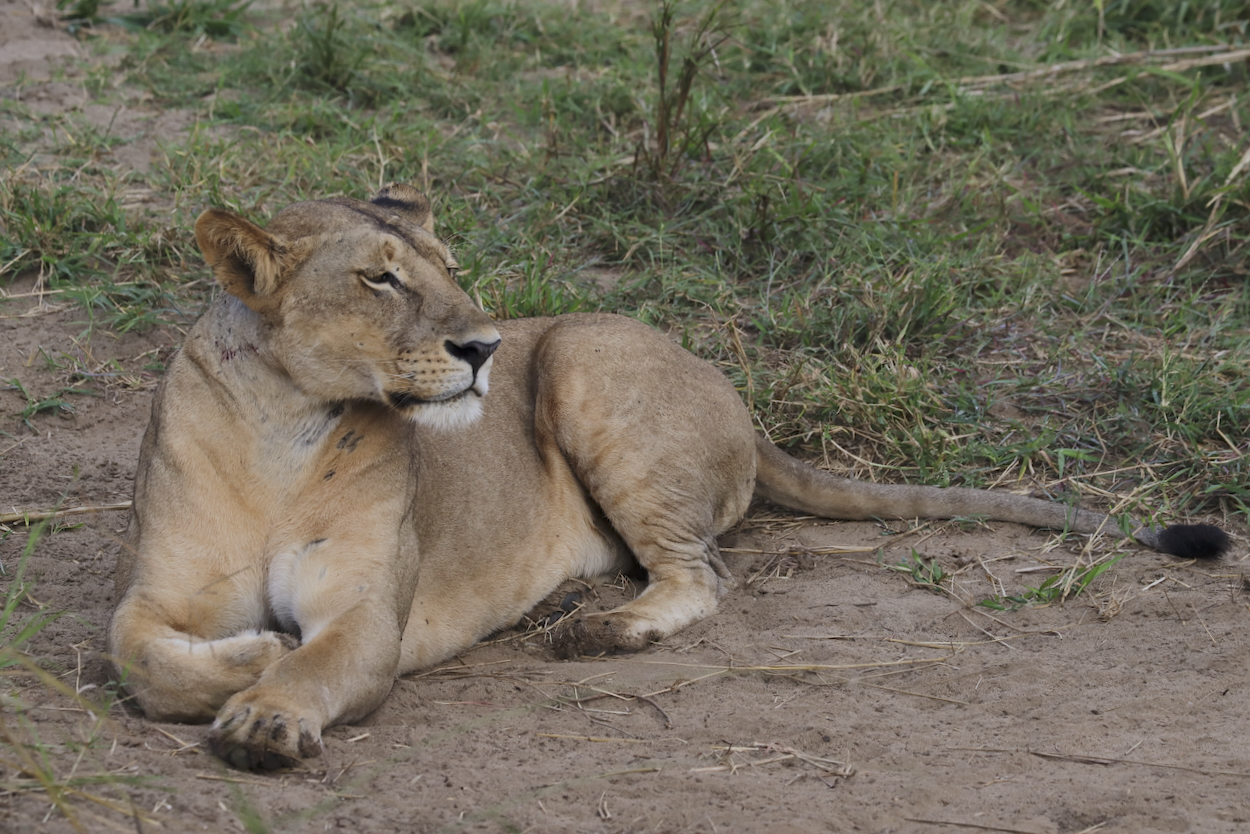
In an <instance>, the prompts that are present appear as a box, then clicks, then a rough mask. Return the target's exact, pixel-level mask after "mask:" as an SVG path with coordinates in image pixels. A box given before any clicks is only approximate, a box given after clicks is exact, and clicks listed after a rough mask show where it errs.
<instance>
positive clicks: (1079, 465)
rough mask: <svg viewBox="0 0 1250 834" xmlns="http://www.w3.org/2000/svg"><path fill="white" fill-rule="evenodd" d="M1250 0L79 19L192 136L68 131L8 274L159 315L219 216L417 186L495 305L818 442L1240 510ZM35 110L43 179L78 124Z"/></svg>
mask: <svg viewBox="0 0 1250 834" xmlns="http://www.w3.org/2000/svg"><path fill="white" fill-rule="evenodd" d="M1248 5H1250V4H1247V3H1246V2H1244V0H1213V2H1210V3H1205V4H1192V3H1188V4H1175V3H1170V2H1166V0H1123V1H1122V2H1121V0H1107V2H1104V3H1101V4H1088V3H1085V4H1082V3H1055V2H1037V0H1011V2H1000V3H995V4H993V5H992V7H990V6H987V5H986V4H984V3H981V2H974V0H958V1H957V2H951V3H940V4H935V3H926V2H920V0H893V2H889V3H884V4H863V3H852V2H834V3H832V4H831V3H829V2H816V1H815V0H780V1H779V2H769V3H763V2H755V1H754V0H748V1H747V2H740V3H734V4H720V3H717V2H711V1H709V2H703V1H702V0H692V2H682V3H662V4H657V5H654V6H638V5H635V4H622V5H619V6H617V5H613V4H608V5H604V6H601V7H596V8H594V9H588V8H582V7H580V6H579V7H577V8H574V9H570V8H569V7H567V6H564V5H547V4H543V3H536V4H535V3H519V2H508V0H473V2H449V0H435V2H430V3H420V4H418V3H410V2H409V3H358V4H345V3H322V4H314V5H310V6H307V7H303V8H300V9H298V10H294V11H292V12H290V19H289V20H286V21H284V25H281V26H275V25H274V22H275V21H274V19H273V18H272V17H271V16H270V15H271V14H272V13H271V12H268V11H266V12H265V13H264V14H262V13H260V12H258V11H256V10H254V9H252V8H251V7H247V6H245V5H244V4H238V3H224V2H216V1H215V2H207V3H190V2H188V3H181V4H172V5H171V6H170V8H175V7H178V8H183V7H185V8H186V9H187V10H188V15H186V16H184V17H185V19H188V20H191V19H206V18H208V17H212V15H218V16H219V17H222V18H223V19H224V17H225V16H226V15H227V13H229V14H230V15H233V16H232V17H230V20H231V26H232V28H231V29H230V31H229V33H227V34H225V35H221V36H217V35H213V34H212V33H207V30H206V29H204V28H203V27H198V28H197V26H194V25H179V26H170V27H160V26H152V27H149V28H145V29H143V30H136V29H133V28H132V29H123V28H120V27H116V26H113V27H110V26H109V25H108V24H107V23H105V22H97V24H96V25H95V28H94V29H93V30H91V31H90V32H88V31H86V30H84V35H86V36H87V37H89V38H92V37H94V38H95V40H94V41H91V42H92V43H96V44H97V45H98V46H99V49H100V51H101V53H104V52H108V53H110V54H113V55H118V56H120V64H119V66H118V70H117V71H118V72H120V73H121V76H122V79H123V81H124V83H125V84H128V85H131V86H132V87H138V88H143V89H146V90H147V92H148V93H150V94H151V96H152V97H153V101H154V102H155V103H156V105H158V106H160V107H165V108H175V107H176V108H185V109H187V110H188V111H190V112H192V113H194V114H196V116H197V118H198V119H199V121H198V124H197V125H196V126H194V127H193V128H192V129H190V130H189V131H188V133H187V134H186V135H185V136H184V137H182V138H181V139H179V140H177V141H173V142H171V143H170V144H169V145H168V146H167V147H166V148H165V149H164V152H163V154H162V155H161V159H160V160H159V163H158V164H157V165H156V166H155V167H154V168H153V170H152V171H151V172H149V173H147V174H145V175H143V176H142V177H137V175H135V174H134V173H128V174H127V175H126V177H127V178H126V179H125V181H124V183H122V185H120V186H119V185H118V175H117V172H115V171H112V170H110V169H108V168H107V167H106V166H103V165H101V163H100V159H99V155H98V154H96V155H93V154H92V153H90V152H89V148H90V147H91V146H92V144H93V143H94V144H95V145H96V146H98V145H99V144H100V143H102V142H103V143H107V142H108V141H111V140H109V138H108V136H107V135H101V134H100V132H98V131H97V133H95V134H92V133H84V132H83V131H81V130H78V129H77V128H76V127H74V129H73V130H69V128H70V127H73V124H72V123H71V122H70V121H66V122H65V123H64V124H63V125H62V127H64V128H65V130H62V131H61V132H60V133H59V134H57V135H59V136H60V137H61V140H62V141H61V144H59V145H58V146H57V147H56V148H55V149H53V150H52V151H39V152H43V153H48V154H50V155H51V160H52V161H53V162H55V163H56V165H54V166H53V169H54V172H53V174H51V175H45V176H44V177H43V178H41V179H30V178H9V179H6V180H4V181H3V182H2V183H0V212H3V213H2V214H0V221H2V222H3V223H4V224H5V226H6V228H7V229H8V230H9V234H8V235H6V236H5V237H4V240H5V244H4V246H5V247H6V248H5V249H4V252H3V255H4V259H3V260H2V261H0V264H3V263H8V267H7V271H5V272H4V273H3V274H4V275H16V274H30V273H31V272H32V271H38V272H39V273H41V274H43V275H44V276H45V277H46V281H47V282H49V285H54V286H56V287H58V288H61V289H63V290H64V291H65V293H66V294H68V295H70V296H71V297H72V298H74V299H75V300H78V301H79V302H80V303H82V304H83V305H85V306H86V307H87V308H88V309H91V310H94V311H95V312H94V313H93V317H94V319H93V320H94V321H97V322H99V323H101V324H104V325H107V326H111V327H125V326H129V325H132V324H134V325H143V324H146V323H149V322H151V321H154V320H158V319H166V320H167V319H168V318H170V317H173V316H175V315H176V314H177V311H178V309H179V308H180V307H187V306H193V305H188V304H186V303H183V302H179V300H178V291H179V287H178V284H177V283H173V282H170V281H169V280H168V278H169V277H170V276H171V275H173V274H177V275H179V276H180V277H189V278H191V279H192V282H193V283H195V282H204V281H205V280H206V279H205V276H206V273H205V271H204V270H203V268H202V266H200V265H199V264H198V256H197V255H196V253H195V252H194V248H193V247H192V246H191V244H190V236H189V233H188V232H187V231H186V229H188V228H189V226H190V224H191V222H192V221H193V219H194V216H195V213H196V212H198V211H199V210H200V209H202V208H204V207H207V206H209V205H222V206H226V207H229V208H233V209H235V210H238V211H242V212H243V213H245V214H248V215H250V216H252V217H254V218H256V219H257V220H264V218H266V217H267V216H269V215H271V214H272V213H273V212H274V211H275V210H277V209H278V208H279V207H281V206H282V205H283V204H285V203H287V202H290V201H293V200H297V199H305V198H309V197H316V196H324V195H329V194H339V193H344V194H354V195H360V194H364V193H367V192H368V191H369V190H370V189H371V188H374V187H376V186H377V185H378V184H380V183H383V182H386V181H390V180H406V181H411V182H415V183H417V184H418V185H419V186H421V187H423V188H426V189H427V190H428V191H429V192H430V193H431V194H432V196H433V197H434V199H435V204H436V212H437V215H438V218H439V224H440V226H439V230H440V234H442V235H444V236H445V237H446V238H447V239H448V241H449V242H450V243H451V244H452V245H453V246H454V247H455V248H456V250H457V253H458V258H459V259H460V260H461V262H462V263H463V264H464V265H465V270H464V273H463V280H464V282H465V286H466V289H467V290H469V291H470V292H471V293H472V294H474V295H475V297H477V298H479V299H480V300H481V301H482V303H483V304H484V305H486V306H487V307H488V308H489V309H491V310H492V311H493V312H494V313H495V314H496V315H499V316H506V317H511V316H521V315H538V314H544V315H545V314H551V313H558V312H563V311H569V310H575V309H611V310H618V311H621V312H625V313H628V314H631V315H634V316H637V317H639V318H641V319H643V320H645V321H648V322H650V323H653V324H656V325H658V326H661V327H663V328H665V329H667V330H669V331H670V332H673V333H675V334H680V335H681V337H682V338H683V339H684V341H685V343H686V344H687V345H688V346H690V347H691V348H692V349H694V350H695V351H696V352H698V353H700V354H701V355H703V356H704V357H706V358H708V359H710V360H712V361H714V362H716V363H718V364H719V365H720V366H721V367H723V368H725V369H726V370H727V372H728V373H729V374H730V376H731V377H732V378H733V380H734V382H735V384H736V385H737V386H738V387H739V388H740V390H742V391H743V394H744V396H745V397H746V398H747V399H748V401H749V402H750V404H751V406H752V407H753V408H754V409H755V411H756V415H757V418H758V420H759V422H760V423H761V425H762V426H763V427H764V428H765V429H767V431H768V432H769V433H770V435H771V436H773V437H774V438H776V439H778V440H780V441H782V442H783V443H784V444H785V445H787V446H790V447H793V448H797V449H798V450H800V451H801V452H808V453H810V452H818V453H822V454H824V455H826V456H827V457H828V458H829V459H831V460H834V461H838V462H840V463H841V464H842V465H843V466H844V468H846V469H849V470H851V471H854V472H857V473H859V474H861V475H863V474H870V473H871V475H872V476H873V477H879V478H883V479H888V480H903V481H926V482H930V483H937V484H967V485H974V486H977V485H987V484H1003V483H1028V484H1035V485H1038V486H1042V487H1045V488H1047V489H1050V490H1051V491H1052V492H1053V493H1054V494H1057V495H1063V494H1068V495H1072V494H1073V493H1077V494H1079V493H1081V492H1082V490H1086V491H1090V492H1091V494H1099V491H1102V492H1115V493H1120V494H1123V493H1125V492H1132V491H1136V492H1137V494H1138V495H1139V496H1141V500H1142V501H1143V502H1144V504H1145V505H1146V506H1148V507H1151V508H1155V509H1161V510H1164V511H1166V512H1167V513H1169V514H1186V513H1198V514H1214V515H1219V514H1237V515H1243V514H1244V512H1245V507H1246V488H1245V487H1244V486H1242V485H1243V484H1245V483H1248V482H1250V466H1248V465H1247V460H1248V459H1250V433H1248V432H1250V428H1248V426H1250V419H1247V417H1246V415H1247V413H1250V380H1247V377H1246V374H1245V372H1244V368H1246V367H1247V366H1250V347H1248V345H1250V339H1247V336H1248V335H1250V333H1248V332H1247V329H1246V325H1245V322H1246V321H1248V320H1250V285H1248V284H1247V282H1246V280H1245V275H1246V270H1245V267H1244V263H1245V255H1246V245H1247V238H1248V234H1247V231H1246V229H1247V228H1250V226H1248V225H1247V221H1248V220H1250V165H1247V164H1246V163H1245V160H1246V156H1245V154H1246V148H1245V143H1244V138H1243V137H1244V131H1243V130H1242V129H1241V128H1242V126H1244V124H1245V123H1247V122H1248V121H1250V99H1247V97H1246V96H1245V95H1244V90H1245V87H1246V84H1247V80H1248V79H1247V73H1246V69H1245V65H1244V62H1243V61H1233V60H1229V61H1224V60H1221V58H1220V56H1221V55H1222V54H1224V53H1229V52H1232V51H1234V50H1236V49H1239V48H1243V47H1244V46H1245V44H1246V43H1247V40H1248V39H1250V34H1248V33H1247V20H1250V17H1248V14H1247V8H1248ZM192 12H193V13H192ZM197 16H198V17H197ZM93 33H94V34H93ZM206 33H207V34H209V36H210V37H222V38H225V39H227V40H229V41H231V46H230V47H229V48H212V49H208V48H190V47H192V46H194V45H195V44H196V43H200V42H201V41H200V39H201V38H203V37H204V35H205V34H206ZM666 50H667V51H666ZM110 85H111V82H110V84H109V85H105V84H101V85H100V86H99V88H98V95H99V96H101V97H102V98H104V97H107V96H108V95H109V92H108V90H109V89H111V86H110ZM92 89H93V90H94V89H96V88H95V87H93V88H92ZM6 108H7V109H6V110H5V113H4V115H5V116H6V118H8V119H9V121H10V122H11V123H12V124H13V125H14V128H15V129H14V130H13V131H12V132H10V133H8V134H6V138H5V144H4V145H3V146H0V147H2V148H3V153H4V154H5V159H7V160H8V163H7V164H8V165H9V166H10V167H14V168H15V167H17V166H19V165H21V164H22V160H25V159H28V158H31V154H32V153H36V150H35V148H36V146H38V145H39V143H40V141H41V140H40V139H39V137H40V136H46V135H47V129H46V127H44V126H41V123H39V122H38V120H37V119H36V118H35V117H34V116H33V115H32V114H30V113H27V112H25V111H24V110H22V108H21V107H17V106H13V107H8V106H7V105H6ZM66 136H73V137H75V140H76V141H70V140H68V139H66V138H65V137H66ZM81 137H89V138H90V140H91V141H87V140H86V139H84V138H81ZM84 165H85V166H86V167H82V172H83V173H81V174H79V175H78V177H77V179H74V180H72V181H70V179H69V178H68V177H67V176H64V175H59V174H56V172H57V171H64V172H68V171H70V170H74V171H77V170H79V168H80V167H81V166H84ZM133 185H143V186H146V187H148V188H150V189H152V190H153V191H154V192H156V193H157V194H159V195H162V197H163V198H164V199H166V200H167V201H168V202H170V203H172V204H173V206H174V209H173V213H172V217H173V218H174V219H175V221H176V228H177V229H180V230H182V231H181V233H180V234H174V233H170V232H169V231H168V230H167V228H163V227H161V226H158V225H156V224H154V223H153V221H152V220H151V219H150V218H146V219H145V218H140V217H137V216H136V215H135V213H134V212H132V211H129V210H128V209H127V208H126V207H125V206H124V201H122V200H120V199H119V198H118V197H117V196H116V195H118V194H120V193H122V189H123V188H125V187H131V186H133ZM91 189H95V190H94V191H91ZM82 193H91V194H95V195H97V196H96V197H95V198H94V199H91V200H86V201H83V200H74V199H73V197H74V195H75V194H82ZM197 286H201V287H202V286H203V284H202V283H200V284H197ZM1243 517H1244V515H1243Z"/></svg>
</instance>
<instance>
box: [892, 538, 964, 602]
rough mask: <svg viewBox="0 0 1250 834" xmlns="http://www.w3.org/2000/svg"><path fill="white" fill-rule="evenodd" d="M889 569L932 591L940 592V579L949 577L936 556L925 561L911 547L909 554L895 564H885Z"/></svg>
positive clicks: (941, 588)
mask: <svg viewBox="0 0 1250 834" xmlns="http://www.w3.org/2000/svg"><path fill="white" fill-rule="evenodd" d="M886 567H887V568H889V569H890V570H894V571H898V572H899V573H905V574H907V575H908V576H909V577H910V579H911V583H912V584H913V585H916V586H918V587H920V588H928V589H929V590H930V591H933V592H934V593H942V592H943V591H944V590H945V589H944V588H943V587H942V580H944V579H947V578H949V574H947V573H946V571H945V569H943V567H942V563H941V562H939V561H938V560H937V559H936V558H935V559H930V560H929V561H928V562H926V561H925V559H924V556H922V555H921V554H920V553H919V552H917V551H916V549H915V548H912V551H911V555H910V556H908V557H907V558H905V559H903V560H902V561H901V562H899V563H898V564H897V565H886Z"/></svg>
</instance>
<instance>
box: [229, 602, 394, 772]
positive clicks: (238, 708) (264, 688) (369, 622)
mask: <svg viewBox="0 0 1250 834" xmlns="http://www.w3.org/2000/svg"><path fill="white" fill-rule="evenodd" d="M399 638H400V629H399V624H398V622H397V621H396V618H395V616H394V612H393V611H392V610H385V608H384V607H379V606H376V605H374V606H371V605H362V606H360V607H358V608H355V609H353V610H351V611H348V612H346V613H344V614H343V615H341V616H339V617H338V618H336V619H335V620H334V621H333V622H332V623H331V624H330V625H329V626H327V627H326V628H325V629H323V630H322V631H320V632H319V633H318V634H317V635H316V637H314V638H313V639H312V640H310V641H308V642H306V643H304V644H303V645H302V646H300V647H299V648H298V649H296V650H295V651H293V652H291V653H290V654H288V655H287V656H286V657H284V658H282V659H281V660H280V661H278V662H277V663H275V664H273V665H272V666H270V667H269V668H268V669H266V670H265V672H264V674H262V675H261V677H260V680H259V681H257V682H256V684H255V685H254V686H251V687H249V688H248V689H245V690H243V691H242V692H240V693H238V694H237V695H235V696H234V697H232V698H231V699H230V700H229V701H227V702H226V704H225V706H223V707H222V708H221V711H220V712H219V713H218V714H217V720H216V721H214V722H213V727H212V729H211V730H210V732H209V736H208V743H209V747H210V749H211V750H212V751H213V752H214V753H216V754H217V755H218V756H220V757H221V758H222V759H224V760H225V761H226V762H227V763H228V764H230V765H231V766H232V767H236V768H239V769H241V770H251V769H256V768H265V769H273V768H277V767H285V766H289V765H291V764H294V763H295V762H296V761H298V760H299V759H300V758H306V757H309V756H315V755H317V754H318V753H320V752H321V731H322V730H323V729H324V728H325V727H327V726H330V725H331V724H337V723H340V722H343V721H352V720H354V719H357V718H362V717H364V716H365V715H368V714H369V713H370V712H372V711H373V710H374V709H375V708H377V706H378V705H379V704H380V703H382V700H383V699H384V698H385V697H386V696H387V694H388V693H389V692H390V691H391V686H392V684H393V683H394V681H395V670H396V667H397V665H398V663H399Z"/></svg>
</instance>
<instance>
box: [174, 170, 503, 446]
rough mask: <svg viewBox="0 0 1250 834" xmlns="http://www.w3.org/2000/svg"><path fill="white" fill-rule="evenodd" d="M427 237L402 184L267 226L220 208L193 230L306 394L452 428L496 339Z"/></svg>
mask: <svg viewBox="0 0 1250 834" xmlns="http://www.w3.org/2000/svg"><path fill="white" fill-rule="evenodd" d="M433 231H434V218H433V215H432V214H431V212H430V206H429V202H428V201H427V200H426V199H425V197H424V196H423V195H422V194H421V193H420V192H418V191H417V190H416V189H414V188H412V187H410V186H407V185H400V184H392V185H388V186H386V187H385V188H383V189H382V190H381V191H380V192H379V193H378V194H377V196H375V197H374V198H373V199H372V200H369V201H368V202H363V201H360V200H352V199H347V198H339V199H333V200H322V201H316V202H306V203H296V204H294V205H291V206H288V207H287V208H286V209H284V210H283V211H282V212H280V213H279V214H278V215H277V216H276V217H275V218H274V219H273V220H272V221H271V222H270V224H269V226H268V228H266V229H262V228H260V227H259V226H256V225H255V224H253V223H251V222H249V221H247V220H245V219H243V218H242V217H239V216H238V215H236V214H233V213H232V212H229V211H225V210H222V209H210V210H208V211H206V212H204V214H202V215H201V216H200V218H199V220H198V221H197V222H196V224H195V236H196V240H197V241H198V242H199V246H200V249H201V251H203V253H204V257H205V258H206V259H207V261H208V263H209V265H211V266H212V267H213V270H214V273H215V274H216V277H217V280H218V281H219V282H220V283H221V285H222V286H223V287H224V288H225V289H226V291H227V292H229V293H230V294H231V295H234V296H235V297H237V298H238V299H240V300H241V301H242V302H243V303H244V304H245V305H247V307H248V308H249V309H251V310H252V311H253V312H255V313H256V314H257V315H258V316H259V317H260V319H261V321H262V322H263V326H264V329H265V333H266V336H267V350H268V352H269V354H270V358H271V360H272V361H274V362H276V363H277V364H279V365H280V366H281V367H282V368H283V369H284V370H285V371H286V372H287V373H288V374H289V375H290V377H291V379H292V380H293V381H294V382H295V384H296V385H298V386H299V387H300V388H301V389H302V390H303V391H304V392H305V393H307V394H310V395H312V396H314V397H318V398H321V399H324V400H326V401H343V400H353V399H355V400H374V401H378V402H383V403H386V404H387V405H389V406H390V407H392V408H394V409H396V410H398V411H400V412H402V413H404V414H405V415H407V416H409V417H411V418H412V419H414V420H417V421H419V422H421V423H424V424H427V425H432V426H436V427H451V426H457V425H463V424H465V423H468V422H470V421H472V420H473V419H475V418H476V417H477V416H478V415H479V414H480V413H481V398H482V397H483V396H485V394H486V390H487V386H488V381H489V375H490V366H491V354H493V353H494V351H495V348H496V347H498V345H499V333H498V332H497V331H496V330H495V328H494V326H493V325H492V324H491V321H490V318H489V317H488V316H487V315H486V314H485V313H483V312H482V311H481V310H480V309H478V308H477V306H476V305H474V303H473V302H472V301H471V300H470V299H469V297H468V296H467V295H466V294H465V293H464V291H463V290H461V289H460V287H459V286H458V285H457V284H456V282H455V280H454V279H455V273H456V270H457V265H456V262H455V259H454V258H452V256H451V253H450V252H449V251H448V249H447V247H446V246H445V245H444V244H443V243H442V241H440V240H439V239H438V238H437V237H435V236H434V233H433Z"/></svg>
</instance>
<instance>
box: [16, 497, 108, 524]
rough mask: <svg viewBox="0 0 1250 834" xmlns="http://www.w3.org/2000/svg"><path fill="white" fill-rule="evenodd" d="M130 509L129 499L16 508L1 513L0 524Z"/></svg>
mask: <svg viewBox="0 0 1250 834" xmlns="http://www.w3.org/2000/svg"><path fill="white" fill-rule="evenodd" d="M128 509H130V502H129V501H119V502H117V503H116V504H99V505H97V506H94V507H67V508H65V509H63V510H23V511H19V510H17V508H14V509H13V511H12V512H8V513H0V524H34V523H35V522H37V521H48V520H55V519H58V518H65V517H67V516H73V515H87V514H90V513H107V512H113V511H116V510H128Z"/></svg>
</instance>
